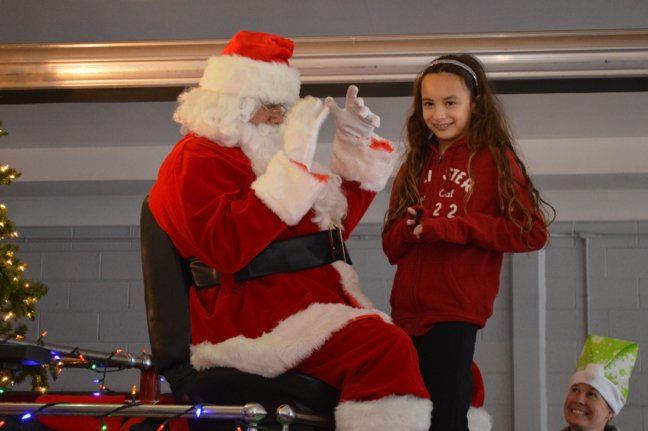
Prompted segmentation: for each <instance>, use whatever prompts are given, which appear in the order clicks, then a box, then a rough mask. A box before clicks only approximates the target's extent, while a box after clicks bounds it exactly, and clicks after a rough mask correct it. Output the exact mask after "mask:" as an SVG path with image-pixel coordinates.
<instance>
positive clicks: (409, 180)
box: [383, 54, 553, 431]
mask: <svg viewBox="0 0 648 431" xmlns="http://www.w3.org/2000/svg"><path fill="white" fill-rule="evenodd" d="M406 128H407V141H408V144H409V148H408V151H407V153H406V155H405V161H404V163H403V165H402V166H401V169H400V172H399V173H398V175H397V177H396V180H395V182H394V187H393V189H392V196H391V201H390V207H389V210H388V211H387V213H386V215H385V226H384V229H383V249H384V251H385V254H386V255H387V258H388V259H389V261H390V263H392V264H397V265H398V267H397V270H396V276H395V279H394V285H393V289H392V294H391V306H392V317H393V320H394V322H395V323H396V324H397V325H399V326H401V327H402V328H403V329H405V331H406V332H407V333H408V334H409V335H410V336H411V337H412V339H413V341H414V344H415V345H416V348H417V350H418V354H419V361H420V367H421V373H422V375H423V378H424V380H425V382H426V385H427V388H428V390H429V391H430V394H431V396H432V401H433V403H434V409H433V413H432V428H431V430H443V431H455V430H457V431H466V430H467V429H468V427H467V420H466V413H467V411H468V408H469V405H470V399H471V390H472V374H471V364H472V360H473V354H474V350H475V339H476V334H477V330H478V329H479V328H481V327H483V326H484V324H485V323H486V320H487V319H488V317H489V316H490V315H491V314H492V311H493V302H494V300H495V296H496V295H497V291H498V288H499V277H500V270H501V265H502V255H503V253H504V252H529V251H533V250H538V249H540V248H542V247H543V246H544V245H545V243H546V242H547V230H546V225H547V217H546V216H545V214H544V213H543V206H544V205H547V208H548V209H549V210H550V211H551V212H553V208H552V207H551V206H550V205H548V204H546V203H545V202H544V201H543V200H542V198H541V197H540V194H539V192H538V190H536V188H535V187H534V186H533V184H532V182H531V179H530V178H529V176H528V174H527V172H526V169H525V167H524V164H523V163H522V161H521V160H520V158H519V157H518V155H517V154H516V150H515V148H514V146H513V140H512V138H511V133H510V132H509V129H508V126H507V123H506V120H505V117H504V115H503V112H502V108H501V107H500V103H499V101H498V99H497V98H496V96H495V95H494V93H493V90H492V89H491V86H490V84H489V82H488V81H487V79H486V74H485V72H484V69H483V67H482V65H481V64H480V63H479V61H478V60H477V59H475V58H474V57H473V56H470V55H466V54H461V55H447V56H442V57H439V58H438V59H436V60H434V61H433V62H432V63H430V65H429V66H428V67H426V68H425V70H423V72H422V73H421V74H420V75H419V77H418V78H417V80H416V81H415V83H414V100H413V106H412V108H411V111H410V115H409V117H408V119H407V125H406Z"/></svg>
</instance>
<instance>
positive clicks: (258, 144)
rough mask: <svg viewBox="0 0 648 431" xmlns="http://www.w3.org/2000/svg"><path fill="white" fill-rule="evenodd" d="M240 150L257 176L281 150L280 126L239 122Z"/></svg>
mask: <svg viewBox="0 0 648 431" xmlns="http://www.w3.org/2000/svg"><path fill="white" fill-rule="evenodd" d="M240 139H241V150H242V151H243V154H245V155H246V156H247V157H248V159H250V161H251V162H252V170H253V171H254V174H255V175H256V176H257V177H258V176H259V175H261V174H263V173H264V172H265V171H266V168H267V167H268V163H270V160H271V159H272V158H273V157H274V156H275V154H277V152H279V151H281V148H282V142H281V132H280V127H279V126H276V125H270V124H259V125H256V126H255V125H254V124H252V123H245V124H241V138H240Z"/></svg>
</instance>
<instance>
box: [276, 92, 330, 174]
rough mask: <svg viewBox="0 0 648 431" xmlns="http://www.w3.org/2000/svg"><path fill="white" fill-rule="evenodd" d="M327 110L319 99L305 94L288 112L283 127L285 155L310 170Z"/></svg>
mask: <svg viewBox="0 0 648 431" xmlns="http://www.w3.org/2000/svg"><path fill="white" fill-rule="evenodd" d="M328 113H329V110H328V108H327V107H326V106H325V105H324V104H323V103H322V101H321V100H320V99H316V98H314V97H312V96H306V97H304V98H303V99H301V100H300V101H299V102H297V104H296V105H295V106H293V107H292V109H291V110H290V111H289V112H288V115H287V117H286V124H285V126H284V127H283V132H282V134H283V149H284V152H285V153H286V156H287V157H288V158H289V159H290V160H293V161H295V162H299V163H302V164H303V165H305V166H306V168H307V169H308V170H310V167H311V164H312V163H313V157H315V147H316V145H317V136H318V135H319V130H320V127H321V126H322V123H323V122H324V120H325V119H326V117H327V116H328Z"/></svg>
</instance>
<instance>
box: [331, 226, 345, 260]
mask: <svg viewBox="0 0 648 431" xmlns="http://www.w3.org/2000/svg"><path fill="white" fill-rule="evenodd" d="M333 230H337V234H338V237H339V239H340V247H342V260H343V261H344V262H346V261H347V257H346V250H345V249H344V239H343V238H342V229H340V228H338V227H337V226H333V227H329V229H328V235H329V245H330V249H331V259H333V261H335V260H336V253H335V251H336V248H335V238H334V237H333Z"/></svg>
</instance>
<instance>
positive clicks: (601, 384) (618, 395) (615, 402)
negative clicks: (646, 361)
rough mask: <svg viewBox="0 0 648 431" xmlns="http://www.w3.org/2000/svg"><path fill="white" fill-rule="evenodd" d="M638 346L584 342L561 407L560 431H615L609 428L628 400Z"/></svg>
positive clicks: (604, 339) (598, 340)
mask: <svg viewBox="0 0 648 431" xmlns="http://www.w3.org/2000/svg"><path fill="white" fill-rule="evenodd" d="M638 351H639V346H638V344H637V343H634V342H632V341H626V340H619V339H616V338H609V337H602V336H599V335H590V336H588V337H587V339H586V340H585V345H584V346H583V350H582V352H581V356H580V359H579V360H578V363H577V365H576V370H575V371H574V374H573V375H572V376H571V378H570V379H569V389H568V391H567V397H566V398H565V404H564V415H565V420H566V421H567V423H568V424H569V426H568V427H566V428H564V429H563V431H618V428H617V427H615V426H614V425H611V424H610V421H611V420H612V418H614V417H615V416H616V415H618V414H619V412H620V411H621V409H622V408H623V405H624V404H625V402H626V400H627V399H628V384H629V381H630V375H631V374H632V368H633V367H634V364H635V361H636V359H637V353H638Z"/></svg>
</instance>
